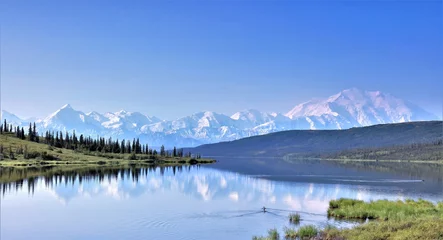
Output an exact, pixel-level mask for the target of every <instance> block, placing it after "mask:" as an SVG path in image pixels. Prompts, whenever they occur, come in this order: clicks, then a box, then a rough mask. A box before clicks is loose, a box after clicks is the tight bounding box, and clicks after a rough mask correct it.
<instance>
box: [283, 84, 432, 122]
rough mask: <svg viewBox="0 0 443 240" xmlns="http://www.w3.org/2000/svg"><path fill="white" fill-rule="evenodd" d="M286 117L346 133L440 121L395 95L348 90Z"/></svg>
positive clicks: (297, 107)
mask: <svg viewBox="0 0 443 240" xmlns="http://www.w3.org/2000/svg"><path fill="white" fill-rule="evenodd" d="M285 116H287V117H289V118H290V119H302V118H305V119H306V121H308V122H309V123H310V125H311V129H330V128H338V129H344V128H350V127H358V126H368V125H373V124H381V123H399V122H409V121H417V120H429V119H436V118H437V117H436V116H433V115H432V114H430V113H427V112H426V111H424V110H423V109H421V108H419V107H417V106H415V105H413V104H411V103H409V102H406V101H404V100H401V99H399V98H396V97H394V96H392V95H389V94H383V93H381V92H379V91H376V92H369V91H361V90H359V89H356V88H352V89H347V90H344V91H342V92H340V93H338V94H335V95H333V96H331V97H329V98H327V99H321V100H312V101H309V102H305V103H302V104H300V105H297V106H295V107H294V108H293V109H292V110H291V111H289V112H288V113H287V114H286V115H285Z"/></svg>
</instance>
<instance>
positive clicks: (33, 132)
mask: <svg viewBox="0 0 443 240" xmlns="http://www.w3.org/2000/svg"><path fill="white" fill-rule="evenodd" d="M32 135H33V138H34V141H36V139H35V138H36V137H37V130H36V129H35V122H34V126H33V128H32Z"/></svg>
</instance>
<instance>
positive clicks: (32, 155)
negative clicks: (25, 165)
mask: <svg viewBox="0 0 443 240" xmlns="http://www.w3.org/2000/svg"><path fill="white" fill-rule="evenodd" d="M40 156H41V154H40V153H39V152H37V151H32V152H26V154H25V159H34V158H38V157H40Z"/></svg>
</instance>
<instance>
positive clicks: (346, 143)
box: [192, 121, 443, 159]
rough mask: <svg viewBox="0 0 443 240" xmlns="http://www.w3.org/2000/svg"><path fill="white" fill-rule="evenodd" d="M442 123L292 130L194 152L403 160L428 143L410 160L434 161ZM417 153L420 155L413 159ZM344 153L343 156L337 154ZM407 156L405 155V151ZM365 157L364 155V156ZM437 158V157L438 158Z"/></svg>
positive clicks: (218, 154)
mask: <svg viewBox="0 0 443 240" xmlns="http://www.w3.org/2000/svg"><path fill="white" fill-rule="evenodd" d="M442 133H443V124H442V121H423V122H409V123H398V124H382V125H374V126H369V127H360V128H351V129H346V130H293V131H283V132H276V133H271V134H267V135H262V136H255V137H249V138H244V139H240V140H236V141H231V142H223V143H216V144H207V145H202V146H199V147H197V148H194V149H192V151H197V152H199V153H201V154H203V155H205V156H261V157H264V156H289V155H290V156H293V157H332V156H334V157H337V158H340V157H342V156H349V157H358V156H359V154H358V153H359V152H352V151H351V152H346V151H350V150H356V149H358V150H359V151H360V152H361V151H363V150H362V149H371V150H364V151H366V155H371V154H370V152H371V151H379V150H380V148H383V149H382V150H383V151H385V150H386V149H387V148H392V147H395V148H397V147H398V146H404V147H403V148H397V150H398V151H397V153H395V154H394V153H393V152H388V153H387V154H385V155H381V156H380V157H387V158H391V157H393V158H396V159H398V158H400V159H401V158H403V155H402V154H401V153H402V151H403V150H404V149H405V148H408V147H409V146H410V145H413V144H424V143H426V144H427V143H429V145H428V146H426V151H423V148H415V149H409V150H408V151H409V152H410V153H411V154H409V156H408V158H407V159H418V158H419V157H420V156H421V157H426V158H427V159H435V158H439V157H438V156H441V151H442V150H441V149H442V148H441V145H438V144H437V145H435V143H436V142H438V141H440V140H441V139H442ZM413 151H417V152H421V154H417V155H414V154H413V153H412V152H413ZM339 152H342V155H340V156H339V155H337V153H339ZM403 152H404V151H403ZM363 155H364V154H363ZM436 156H437V157H436Z"/></svg>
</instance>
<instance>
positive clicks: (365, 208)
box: [253, 199, 443, 240]
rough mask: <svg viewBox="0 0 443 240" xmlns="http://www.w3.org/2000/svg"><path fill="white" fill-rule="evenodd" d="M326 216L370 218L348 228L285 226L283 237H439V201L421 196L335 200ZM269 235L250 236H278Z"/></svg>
mask: <svg viewBox="0 0 443 240" xmlns="http://www.w3.org/2000/svg"><path fill="white" fill-rule="evenodd" d="M328 216H329V217H334V218H339V219H348V220H361V219H372V220H371V221H369V222H368V223H364V224H361V225H359V226H356V227H354V228H351V229H337V228H335V227H332V226H328V227H326V228H325V229H318V228H316V227H315V226H312V225H307V226H303V227H300V228H299V229H298V230H296V229H291V228H286V229H285V238H286V239H309V240H313V239H315V240H343V239H350V240H354V239H355V240H373V239H377V240H400V239H411V240H412V239H414V240H416V239H424V240H440V239H443V202H439V203H437V204H434V203H431V202H429V201H425V200H422V199H420V200H418V201H414V200H406V201H388V200H379V201H373V202H363V201H360V200H353V199H338V200H333V201H331V202H330V203H329V209H328ZM273 231H274V230H273ZM273 236H275V233H274V234H273V235H271V234H269V235H268V236H266V237H254V238H253V239H272V240H277V239H279V238H273Z"/></svg>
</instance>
